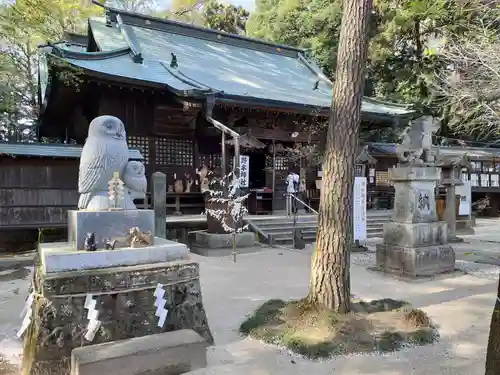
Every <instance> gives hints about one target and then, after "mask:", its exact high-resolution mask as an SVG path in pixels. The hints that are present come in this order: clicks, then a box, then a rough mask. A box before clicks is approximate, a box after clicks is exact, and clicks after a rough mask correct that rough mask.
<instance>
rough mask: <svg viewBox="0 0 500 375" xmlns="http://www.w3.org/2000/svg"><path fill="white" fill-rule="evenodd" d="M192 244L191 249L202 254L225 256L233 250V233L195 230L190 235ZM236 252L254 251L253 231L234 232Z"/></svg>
mask: <svg viewBox="0 0 500 375" xmlns="http://www.w3.org/2000/svg"><path fill="white" fill-rule="evenodd" d="M191 238H192V242H193V246H192V247H191V251H192V252H193V253H195V254H199V255H203V256H213V257H219V256H227V255H230V254H231V253H232V252H233V235H232V234H231V233H223V234H219V233H207V232H196V233H195V235H194V236H192V237H191ZM235 239H236V252H237V253H249V252H255V251H256V250H257V249H258V248H256V247H255V233H252V232H241V233H236V238H235Z"/></svg>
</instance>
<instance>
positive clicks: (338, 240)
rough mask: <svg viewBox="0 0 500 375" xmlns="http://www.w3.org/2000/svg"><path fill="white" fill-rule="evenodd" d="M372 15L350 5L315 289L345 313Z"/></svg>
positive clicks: (368, 5) (314, 298)
mask: <svg viewBox="0 0 500 375" xmlns="http://www.w3.org/2000/svg"><path fill="white" fill-rule="evenodd" d="M371 10H372V0H344V4H343V15H342V22H341V26H340V42H339V49H338V54H337V56H338V57H337V58H338V61H339V63H338V64H337V67H336V71H335V82H334V85H333V93H332V103H331V108H330V117H329V121H328V134H327V141H326V149H325V156H324V161H323V188H322V189H321V198H320V206H319V221H318V233H317V237H316V249H315V250H314V254H313V257H312V265H311V277H310V283H309V297H308V298H309V300H310V302H312V303H313V304H317V305H320V306H323V307H326V308H328V309H332V310H334V311H337V312H340V313H346V312H348V311H349V308H350V272H349V263H350V262H349V257H350V247H351V246H352V243H353V238H352V214H351V213H352V208H351V207H352V191H353V184H354V167H355V158H356V149H357V146H358V133H359V125H360V121H361V98H362V95H363V89H364V82H365V64H366V55H367V50H368V45H367V34H368V22H369V19H370V14H371Z"/></svg>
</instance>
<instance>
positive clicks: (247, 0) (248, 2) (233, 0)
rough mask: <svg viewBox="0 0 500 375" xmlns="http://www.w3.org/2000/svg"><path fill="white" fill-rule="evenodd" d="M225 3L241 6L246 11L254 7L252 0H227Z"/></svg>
mask: <svg viewBox="0 0 500 375" xmlns="http://www.w3.org/2000/svg"><path fill="white" fill-rule="evenodd" d="M227 2H228V3H230V4H233V5H241V6H242V7H243V8H245V9H248V10H253V9H254V6H255V2H254V0H227Z"/></svg>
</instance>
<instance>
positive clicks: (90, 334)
mask: <svg viewBox="0 0 500 375" xmlns="http://www.w3.org/2000/svg"><path fill="white" fill-rule="evenodd" d="M96 305H97V301H96V300H95V299H94V296H92V294H87V297H86V298H85V309H87V310H88V312H87V319H88V320H89V323H88V325H87V332H86V333H85V336H84V337H85V340H87V341H93V340H94V337H95V334H96V333H97V331H98V330H99V328H100V327H101V321H100V320H99V311H98V310H97V309H96Z"/></svg>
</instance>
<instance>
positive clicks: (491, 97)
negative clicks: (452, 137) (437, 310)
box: [432, 6, 500, 140]
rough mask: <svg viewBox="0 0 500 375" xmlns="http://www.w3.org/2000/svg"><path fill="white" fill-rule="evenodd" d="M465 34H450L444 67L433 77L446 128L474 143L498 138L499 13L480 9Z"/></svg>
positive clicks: (499, 118) (498, 11) (499, 89)
mask: <svg viewBox="0 0 500 375" xmlns="http://www.w3.org/2000/svg"><path fill="white" fill-rule="evenodd" d="M470 12H474V13H478V14H480V15H481V16H480V17H474V19H473V20H471V21H469V23H468V32H467V33H460V34H459V33H456V34H451V35H449V37H448V39H447V41H446V43H443V45H442V46H441V51H440V54H441V56H442V58H443V61H444V64H443V66H442V67H441V68H440V69H437V70H436V71H435V74H434V81H433V86H432V87H433V88H434V94H435V96H436V97H437V98H439V99H440V102H439V103H440V104H441V105H442V106H443V107H445V108H447V109H448V111H447V113H446V115H447V118H448V127H449V128H450V129H451V130H452V131H453V132H454V133H456V134H460V135H463V136H465V137H470V138H471V139H476V140H491V139H499V138H500V102H499V98H500V43H499V42H498V40H499V38H500V32H499V31H498V26H499V25H500V10H499V9H498V8H496V7H495V8H490V7H485V6H482V7H481V8H479V9H477V8H472V9H471V10H470Z"/></svg>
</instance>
